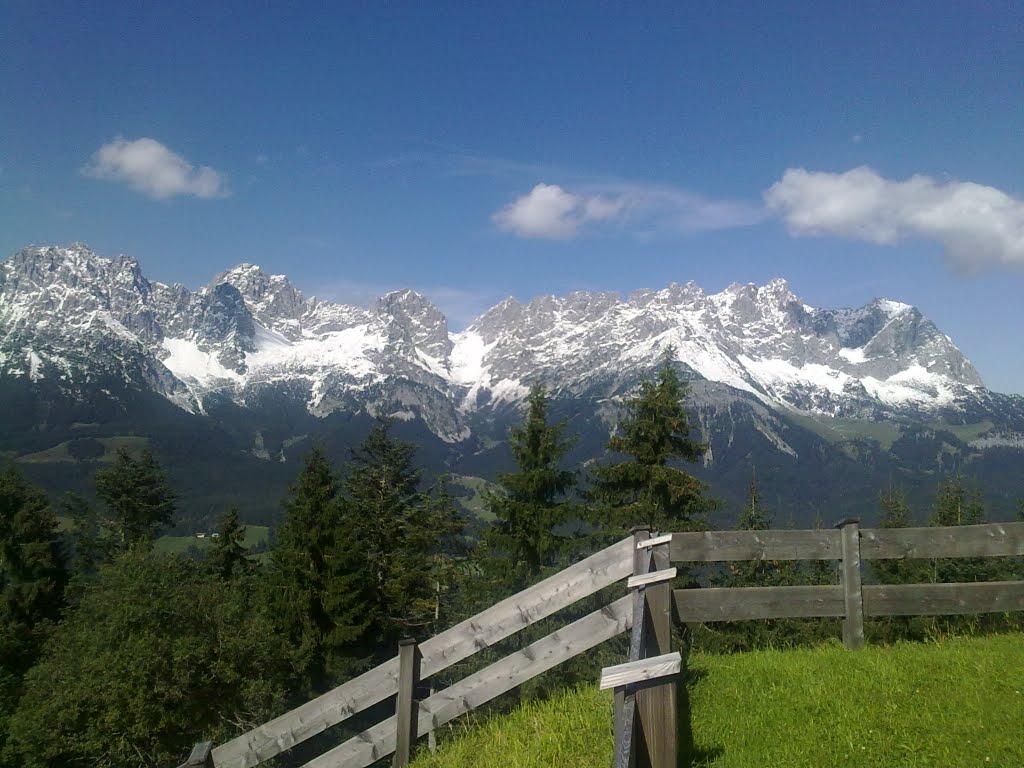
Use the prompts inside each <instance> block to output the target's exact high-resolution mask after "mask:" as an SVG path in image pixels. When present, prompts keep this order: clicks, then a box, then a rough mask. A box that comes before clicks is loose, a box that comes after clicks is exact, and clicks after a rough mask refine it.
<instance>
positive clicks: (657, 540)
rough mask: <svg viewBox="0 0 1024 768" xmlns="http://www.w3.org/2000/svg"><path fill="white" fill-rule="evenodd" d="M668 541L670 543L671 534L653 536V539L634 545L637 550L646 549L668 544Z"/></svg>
mask: <svg viewBox="0 0 1024 768" xmlns="http://www.w3.org/2000/svg"><path fill="white" fill-rule="evenodd" d="M670 541H672V534H671V533H663V534H661V535H660V536H655V537H653V538H650V539H644V540H643V541H638V542H637V544H636V547H637V549H646V548H649V547H656V546H658V545H659V544H668V543H669V542H670Z"/></svg>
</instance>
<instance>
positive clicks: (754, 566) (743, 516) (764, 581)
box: [729, 472, 782, 587]
mask: <svg viewBox="0 0 1024 768" xmlns="http://www.w3.org/2000/svg"><path fill="white" fill-rule="evenodd" d="M771 527H772V518H771V513H769V511H768V509H767V508H766V507H765V505H764V503H763V502H762V501H761V489H760V488H759V487H758V485H757V475H756V474H755V473H753V472H752V473H751V476H750V482H749V483H748V484H747V498H746V503H745V504H744V505H743V508H742V510H741V511H740V514H739V518H738V519H737V521H736V529H737V530H740V531H766V530H768V529H769V528H771ZM781 568H782V566H781V564H780V563H779V562H777V561H769V560H740V561H739V562H737V563H734V564H732V565H730V567H729V571H730V573H731V575H732V579H731V583H730V585H729V586H733V587H753V586H762V587H767V586H770V585H771V584H772V583H773V582H774V581H775V580H774V579H773V578H772V577H773V576H777V575H778V572H779V571H780V570H781Z"/></svg>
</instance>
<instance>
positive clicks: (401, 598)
mask: <svg viewBox="0 0 1024 768" xmlns="http://www.w3.org/2000/svg"><path fill="white" fill-rule="evenodd" d="M390 427H391V422H390V421H388V420H380V421H378V422H377V424H375V425H374V427H373V428H372V429H371V430H370V433H369V434H368V435H367V437H366V439H365V440H364V441H363V443H362V444H361V445H360V446H359V447H358V448H355V449H353V451H352V457H351V460H350V461H349V464H348V474H347V476H346V478H345V480H344V483H343V492H342V501H341V527H342V529H343V530H344V531H345V541H344V549H343V550H339V557H340V559H341V560H342V561H343V562H344V563H345V570H346V572H347V573H348V574H350V576H351V577H352V583H351V584H350V590H352V591H353V593H354V594H355V595H356V596H357V602H358V604H361V605H362V606H363V609H364V611H365V612H364V614H363V615H364V617H365V620H366V621H367V627H366V632H365V633H364V634H363V637H362V641H361V643H362V646H363V647H364V648H366V649H367V650H368V652H369V653H370V654H371V655H375V656H377V657H378V658H383V657H388V656H391V655H393V654H394V652H395V646H396V645H397V643H398V641H399V640H400V639H401V638H402V637H405V636H412V637H423V636H425V635H426V634H428V631H429V628H430V626H431V625H432V623H433V621H434V608H435V603H436V587H435V582H436V581H438V580H440V571H441V570H442V569H443V565H444V563H443V561H444V556H445V555H446V554H448V553H450V552H451V551H452V550H453V548H454V547H455V546H456V544H457V534H458V532H459V530H460V529H461V527H462V524H461V521H460V520H459V519H458V516H457V514H456V512H455V508H454V505H453V504H452V501H451V498H450V497H449V496H448V495H447V494H446V493H443V492H441V491H439V490H438V489H436V488H424V487H423V486H422V471H421V470H420V469H418V468H417V467H416V466H415V465H414V463H413V457H414V454H415V452H416V446H415V445H413V444H411V443H407V442H404V441H401V440H397V439H395V438H393V437H391V435H390V434H389V430H390Z"/></svg>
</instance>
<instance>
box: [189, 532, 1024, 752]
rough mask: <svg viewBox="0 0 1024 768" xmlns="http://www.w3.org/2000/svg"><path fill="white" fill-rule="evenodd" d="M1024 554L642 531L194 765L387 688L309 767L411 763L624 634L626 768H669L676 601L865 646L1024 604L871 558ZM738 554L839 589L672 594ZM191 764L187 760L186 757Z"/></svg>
mask: <svg viewBox="0 0 1024 768" xmlns="http://www.w3.org/2000/svg"><path fill="white" fill-rule="evenodd" d="M1021 555H1024V523H994V524H989V525H974V526H957V527H951V528H902V529H901V528H893V529H870V528H868V529H860V527H859V525H858V523H857V521H856V520H844V521H843V522H842V523H840V524H839V525H838V526H837V527H836V528H835V529H831V530H805V531H706V532H701V533H674V534H658V535H654V536H651V533H650V531H648V530H646V529H638V530H637V531H635V532H634V535H633V536H632V537H630V538H628V539H624V540H622V541H620V542H618V543H616V544H613V545H612V546H610V547H607V548H606V549H603V550H601V551H600V552H598V553H596V554H594V555H591V556H590V557H588V558H586V559H584V560H581V561H580V562H579V563H576V564H575V565H573V566H570V567H569V568H567V569H565V570H563V571H561V572H560V573H558V574H555V575H554V576H552V577H550V578H548V579H545V580H544V581H541V582H540V583H538V584H536V585H534V586H532V587H530V588H528V589H525V590H523V591H522V592H520V593H518V594H516V595H513V596H512V597H510V598H508V599H506V600H503V601H501V602H499V603H496V604H495V605H493V606H491V607H490V608H488V609H486V610H484V611H482V612H481V613H479V614H477V615H476V616H474V617H473V618H471V619H468V620H466V621H464V622H462V623H460V624H457V625H455V626H453V627H451V628H450V629H448V630H446V631H444V632H441V633H440V634H438V635H435V636H434V637H432V638H430V639H429V640H426V641H425V642H423V643H422V644H420V645H416V644H414V643H411V642H410V643H403V645H402V646H401V647H400V649H399V655H398V656H396V657H395V658H393V659H391V660H389V661H387V662H385V663H384V664H381V665H380V666H378V667H375V668H374V669H371V670H369V671H368V672H365V673H363V674H362V675H359V676H358V677H356V678H354V679H352V680H350V681H348V682H346V683H344V684H343V685H340V686H338V687H337V688H335V689H333V690H331V691H328V692H327V693H325V694H323V695H322V696H319V697H317V698H315V699H313V700H312V701H309V702H307V703H306V704H303V705H302V706H300V707H297V708H296V709H293V710H292V711H290V712H287V713H285V714H283V715H281V716H280V717H277V718H275V719H273V720H271V721H269V722H267V723H264V724H263V725H260V726H258V727H257V728H254V729H253V730H251V731H249V732H248V733H245V734H242V735H241V736H238V737H237V738H235V739H232V740H231V741H228V742H226V743H224V744H221V745H219V746H217V747H213V746H212V745H211V744H210V743H209V742H204V743H203V744H199V745H197V746H196V748H195V749H194V750H193V751H192V754H191V755H190V756H189V759H188V761H187V762H186V763H185V764H184V765H185V766H205V767H206V768H253V766H256V765H259V764H260V763H262V762H264V761H266V760H268V759H270V758H272V757H274V756H275V755H278V754H280V753H281V752H284V751H285V750H287V749H290V748H291V747H293V746H295V745H296V744H299V743H301V742H302V741H304V740H306V739H309V738H310V737H312V736H315V735H317V734H319V733H322V732H323V731H325V730H326V729H327V728H330V727H331V726H334V725H336V724H338V723H340V722H342V721H344V720H345V719H347V718H349V717H351V716H352V715H355V714H356V713H358V712H361V711H363V710H365V709H367V708H369V707H371V706H373V705H374V704H377V703H379V702H381V701H383V700H385V699H387V698H389V697H394V698H395V701H396V710H395V712H396V714H395V715H394V716H392V717H390V718H388V719H386V720H384V721H383V722H380V723H378V724H377V725H374V726H372V727H371V728H368V729H367V730H365V731H363V732H362V733H360V734H358V735H357V736H354V737H352V738H351V739H349V740H348V741H346V742H344V743H343V744H340V745H339V746H337V747H335V748H334V749H331V750H329V751H327V752H325V753H324V754H322V755H320V756H319V757H317V758H315V759H313V760H311V761H310V762H308V763H306V765H305V766H304V768H364V767H365V766H368V765H370V764H371V763H373V762H375V761H377V760H380V759H382V758H384V757H386V756H387V755H389V754H392V753H394V754H395V760H394V764H395V766H404V765H406V764H407V763H408V761H409V759H410V756H411V753H412V749H413V744H414V742H415V741H416V738H417V737H418V736H419V735H422V734H425V733H427V732H428V731H432V730H433V729H434V728H437V727H438V726H440V725H443V724H444V723H447V722H448V721H450V720H452V719H453V718H455V717H458V716H459V715H461V714H463V713H465V712H467V711H469V710H471V709H475V708H476V707H479V706H481V705H482V704H484V703H486V702H487V701H490V700H491V699H493V698H494V697H496V696H498V695H500V694H502V693H505V692H507V691H509V690H511V689H513V688H515V687H516V686H518V685H520V684H522V683H524V682H526V681H527V680H529V679H531V678H533V677H535V676H536V675H539V674H541V673H542V672H545V671H547V670H548V669H551V668H552V667H554V666H556V665H557V664H560V663H562V662H563V661H566V660H567V659H570V658H572V657H573V656H576V655H577V654H579V653H582V652H584V651H586V650H588V649H590V648H593V647H594V646H596V645H598V644H599V643H601V642H604V641H605V640H607V639H609V638H612V637H615V636H616V635H618V634H621V633H622V632H625V631H627V630H628V631H629V632H630V655H629V660H628V661H627V663H626V664H625V665H619V666H618V667H611V668H606V669H605V670H604V674H603V675H602V680H603V683H602V684H603V685H606V686H607V687H613V688H614V689H615V722H614V731H615V758H614V759H615V766H616V768H670V766H675V764H676V763H675V761H676V749H677V743H676V739H677V736H676V727H675V726H676V700H675V695H676V694H675V685H676V678H677V673H678V671H679V669H680V667H681V659H679V657H678V654H673V653H672V651H671V623H672V610H673V609H674V610H675V615H676V618H677V620H678V621H682V622H714V621H736V620H744V619H767V618H788V617H835V618H840V619H842V621H843V638H844V641H845V643H846V645H847V647H849V648H851V649H855V648H860V647H861V646H862V645H863V642H864V629H863V619H864V616H869V617H871V616H896V615H932V614H935V615H937V614H953V613H981V612H1002V611H1020V610H1024V582H1020V581H1011V582H1007V581H1002V582H988V583H970V584H900V585H875V584H862V582H861V563H862V561H864V560H879V559H899V558H905V559H908V558H954V557H997V556H1021ZM736 560H834V561H838V562H839V572H840V578H839V584H838V585H822V586H794V587H744V588H722V589H675V590H673V589H672V586H671V580H672V578H673V577H674V576H675V575H676V569H675V568H672V567H670V564H671V563H705V562H720V561H736ZM627 577H629V581H628V589H629V594H628V595H627V596H626V597H623V598H620V599H618V600H616V601H614V602H612V603H611V604H609V605H606V606H604V607H603V608H601V609H600V610H598V611H595V612H593V613H591V614H589V615H587V616H585V617H583V618H582V619H579V620H577V621H575V622H573V623H571V624H569V625H567V626H565V627H562V628H561V629H559V630H557V631H556V632H553V633H551V634H550V635H548V636H547V637H544V638H542V639H540V640H537V641H536V642H534V643H532V644H531V645H529V646H528V647H526V648H524V649H522V650H521V651H518V652H516V653H512V654H510V655H508V656H506V657H504V658H503V659H501V660H499V661H497V662H495V663H493V664H491V665H490V666H488V667H486V668H485V669H482V670H480V671H479V672H476V673H474V674H472V675H469V676H468V677H465V678H463V679H462V680H460V681H458V682H456V683H454V684H452V685H451V686H449V687H448V688H446V689H444V690H442V691H438V692H436V693H433V694H432V695H430V696H429V697H428V698H426V699H424V700H423V701H415V699H414V697H415V690H416V688H417V685H418V683H419V681H420V679H421V678H422V679H424V680H425V679H427V678H430V677H431V676H433V675H436V674H437V673H439V672H441V671H443V670H445V669H447V668H448V667H450V666H452V665H453V664H456V663H458V662H460V661H463V660H464V659H466V658H468V657H469V656H472V655H473V654H474V653H476V652H477V651H479V650H482V649H484V648H487V647H490V646H491V645H493V644H494V643H497V642H499V641H501V640H503V639H505V638H507V637H510V636H511V635H513V634H515V633H516V632H518V631H520V630H521V629H523V628H524V627H527V626H529V625H531V624H533V623H535V622H537V621H540V620H541V619H544V618H546V617H548V616H551V615H552V614H554V613H555V612H557V611H559V610H561V609H563V608H566V607H568V606H570V605H572V604H573V603H575V602H577V601H578V600H580V599H582V598H584V597H587V596H589V595H592V594H594V593H595V592H597V591H599V590H601V589H603V588H605V587H607V586H610V585H611V584H614V583H616V582H618V581H621V580H622V579H626V578H627ZM182 768H184V766H182Z"/></svg>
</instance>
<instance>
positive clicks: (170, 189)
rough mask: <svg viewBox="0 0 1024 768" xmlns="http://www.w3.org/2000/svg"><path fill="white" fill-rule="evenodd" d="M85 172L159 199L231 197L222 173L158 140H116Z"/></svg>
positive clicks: (103, 150)
mask: <svg viewBox="0 0 1024 768" xmlns="http://www.w3.org/2000/svg"><path fill="white" fill-rule="evenodd" d="M82 173H83V174H85V175H86V176H91V177H93V178H95V179H104V180H107V181H120V182H123V183H125V184H127V185H128V186H129V187H131V188H132V189H134V190H135V191H136V192H141V193H142V194H144V195H147V196H149V197H152V198H155V199H157V200H163V199H165V198H168V197H175V196H177V195H191V196H193V197H201V198H213V197H227V195H228V190H227V185H226V182H225V180H224V177H223V176H222V175H221V174H219V173H218V172H217V171H215V170H213V168H210V167H209V166H205V165H201V166H199V167H198V168H197V167H195V166H194V165H192V164H191V163H189V162H188V161H187V160H185V158H183V157H182V156H181V155H179V154H176V153H174V152H172V151H171V150H170V149H168V148H167V147H165V146H164V145H163V144H161V143H160V142H159V141H156V140H155V139H147V138H142V139H135V140H134V141H130V140H128V139H122V138H117V139H114V140H113V141H111V142H109V143H107V144H104V145H103V146H102V147H100V148H99V149H98V150H96V153H95V154H94V155H93V156H92V160H91V161H90V163H89V164H88V165H87V166H85V167H84V168H83V169H82Z"/></svg>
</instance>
